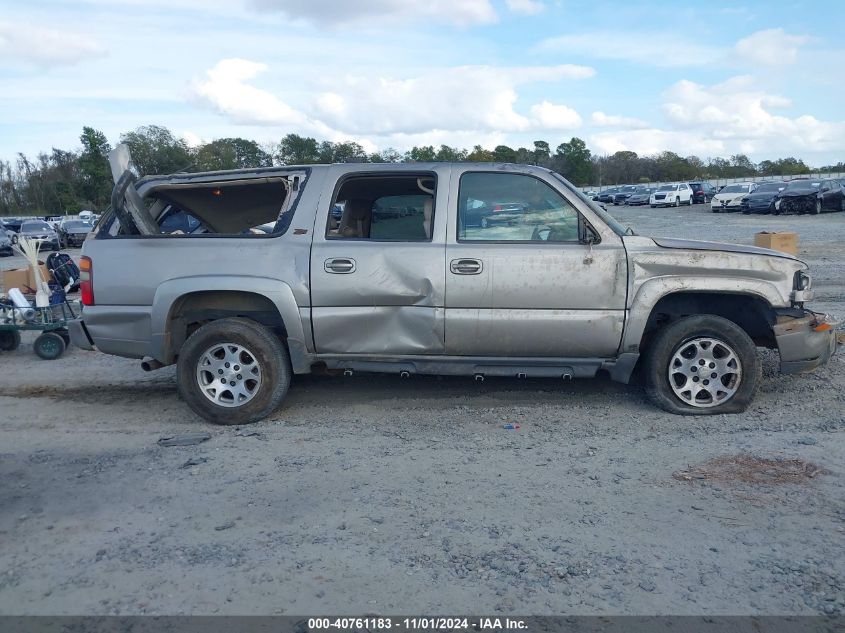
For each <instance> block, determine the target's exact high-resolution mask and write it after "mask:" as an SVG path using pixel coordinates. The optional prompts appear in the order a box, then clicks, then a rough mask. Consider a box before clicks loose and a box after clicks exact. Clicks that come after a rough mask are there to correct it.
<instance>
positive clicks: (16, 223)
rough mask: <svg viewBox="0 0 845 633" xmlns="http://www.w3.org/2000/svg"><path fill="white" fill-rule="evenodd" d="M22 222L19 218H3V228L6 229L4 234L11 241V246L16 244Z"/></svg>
mask: <svg viewBox="0 0 845 633" xmlns="http://www.w3.org/2000/svg"><path fill="white" fill-rule="evenodd" d="M22 223H23V220H21V219H20V218H3V228H4V229H6V234H7V235H8V236H9V239H10V240H12V244H17V243H18V233H20V231H21V224H22Z"/></svg>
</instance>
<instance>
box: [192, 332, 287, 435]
mask: <svg viewBox="0 0 845 633" xmlns="http://www.w3.org/2000/svg"><path fill="white" fill-rule="evenodd" d="M226 343H229V344H232V345H238V346H242V347H243V348H244V349H245V350H246V351H247V352H248V354H249V356H250V357H251V358H250V360H252V361H253V362H254V363H256V364H257V366H258V367H259V370H260V382H259V383H258V384H257V385H256V386H255V389H256V391H255V393H254V395H252V396H251V399H249V400H248V401H246V402H245V403H244V404H242V405H237V406H236V405H232V406H223V405H220V404H215V403H214V402H212V401H211V400H210V399H209V397H208V396H206V395H205V393H204V391H203V388H202V387H201V386H200V382H199V381H200V378H199V377H198V375H197V372H198V369H199V363H200V361H201V359H202V358H203V356H204V355H205V354H206V352H208V351H209V350H210V349H211V348H213V347H214V346H215V345H220V344H226ZM290 379H291V367H290V357H289V356H288V351H287V349H286V348H285V346H284V345H283V344H282V342H281V341H280V340H279V338H278V337H277V336H276V335H275V334H274V333H273V332H271V331H270V330H268V329H267V328H265V327H264V326H262V325H260V324H258V323H256V322H255V321H252V320H250V319H245V318H240V317H238V318H226V319H218V320H217V321H212V322H211V323H208V324H206V325H204V326H202V327H201V328H199V329H198V330H197V331H196V332H194V333H193V334H191V336H190V337H188V340H187V341H185V343H184V344H183V345H182V348H181V349H180V350H179V360H178V362H177V364H176V383H177V385H178V388H179V395H180V396H181V397H182V399H183V400H184V401H185V402H187V403H188V406H189V407H190V408H191V409H192V410H193V411H194V413H196V414H197V415H199V416H200V417H202V418H204V419H205V420H207V421H209V422H211V423H213V424H223V425H234V424H249V423H250V422H257V421H258V420H261V419H262V418H264V417H266V416H267V415H269V414H270V413H272V412H273V411H274V410H275V409H277V408H278V406H279V405H280V404H281V402H282V400H283V399H284V397H285V395H287V392H288V387H289V386H290ZM233 380H234V377H233ZM247 382H249V381H248V380H247V381H245V382H244V384H246V383H247ZM209 386H211V384H210V385H209ZM222 393H224V394H225V393H227V390H226V389H224V390H223V392H222ZM228 393H229V394H230V396H231V397H234V393H233V392H228Z"/></svg>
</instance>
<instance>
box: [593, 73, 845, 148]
mask: <svg viewBox="0 0 845 633" xmlns="http://www.w3.org/2000/svg"><path fill="white" fill-rule="evenodd" d="M664 97H665V103H664V104H663V111H664V113H665V114H666V117H667V119H668V121H669V123H670V124H671V126H672V128H673V129H670V130H661V129H654V128H649V129H641V130H628V131H619V132H602V133H599V134H595V135H593V136H592V137H591V142H592V143H593V144H594V145H595V147H597V148H598V149H599V151H601V152H606V153H613V152H615V151H619V150H631V151H635V152H637V153H639V154H654V153H658V152H660V151H663V150H667V149H668V150H671V151H675V152H677V153H679V154H681V155H689V154H698V155H699V156H728V155H730V154H734V153H737V152H741V153H745V154H759V153H762V152H765V153H768V154H783V153H786V154H796V153H805V152H824V151H836V150H837V149H838V148H841V147H842V146H843V145H845V121H834V122H831V121H822V120H819V119H817V118H816V117H814V116H810V115H801V116H798V117H794V118H792V117H788V116H784V115H782V114H778V113H776V112H773V110H777V109H783V108H787V107H790V106H791V102H790V100H789V99H786V98H784V97H782V96H780V95H772V94H767V93H765V92H763V91H761V90H759V89H757V88H756V83H755V81H754V79H753V78H752V77H748V76H738V77H732V78H731V79H729V80H727V81H725V82H723V83H720V84H716V85H713V86H704V85H701V84H697V83H695V82H692V81H688V80H682V81H679V82H677V83H675V84H673V85H672V86H671V87H670V88H669V89H668V90H667V91H666V92H665V94H664Z"/></svg>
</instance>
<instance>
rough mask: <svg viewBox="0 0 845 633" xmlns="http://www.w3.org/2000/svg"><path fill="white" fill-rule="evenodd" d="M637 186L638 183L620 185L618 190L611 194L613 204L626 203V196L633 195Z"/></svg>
mask: <svg viewBox="0 0 845 633" xmlns="http://www.w3.org/2000/svg"><path fill="white" fill-rule="evenodd" d="M639 188H640V186H639V185H624V186H623V187H620V188H619V191H617V192H616V193H615V194H613V204H615V205H617V206H618V205H620V204H625V203H627V202H628V198H630V197H631V196H632V195H634V194H635V193H636V191H637V189H639Z"/></svg>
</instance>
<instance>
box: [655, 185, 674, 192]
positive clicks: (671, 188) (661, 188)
mask: <svg viewBox="0 0 845 633" xmlns="http://www.w3.org/2000/svg"><path fill="white" fill-rule="evenodd" d="M657 190H658V191H677V190H678V185H660V186H659V187H658V188H657Z"/></svg>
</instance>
